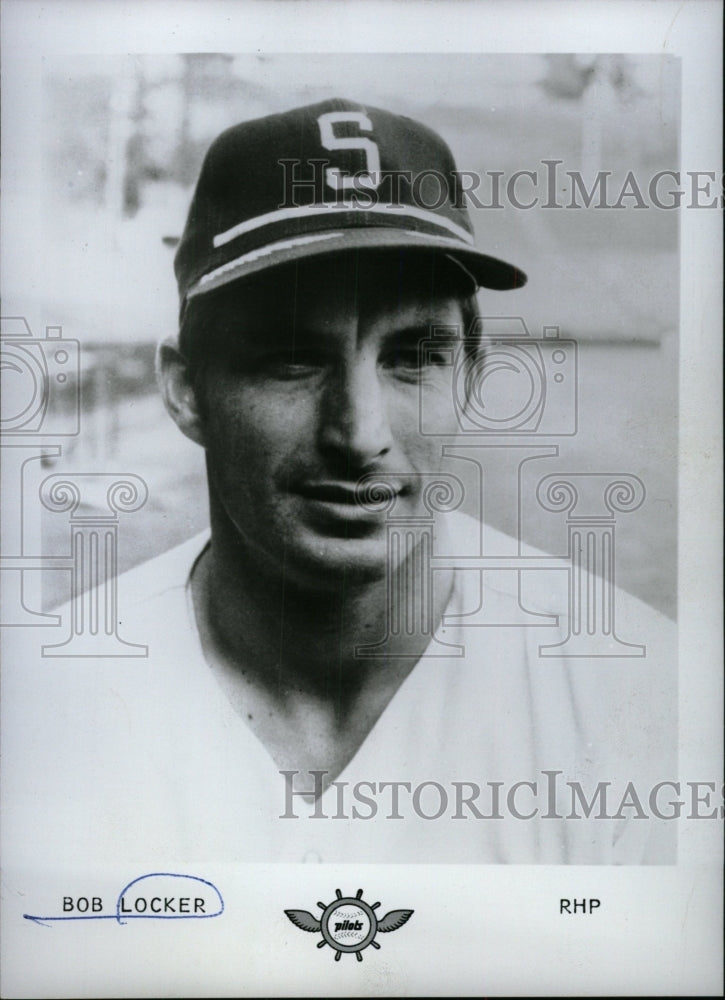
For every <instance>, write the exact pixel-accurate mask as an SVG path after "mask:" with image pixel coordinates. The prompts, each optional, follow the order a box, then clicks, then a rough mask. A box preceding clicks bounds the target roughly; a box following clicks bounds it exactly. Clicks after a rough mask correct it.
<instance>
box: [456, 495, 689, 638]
mask: <svg viewBox="0 0 725 1000" xmlns="http://www.w3.org/2000/svg"><path fill="white" fill-rule="evenodd" d="M448 533H449V536H450V538H451V544H452V547H453V549H454V551H455V553H456V555H455V557H454V564H455V566H456V568H457V569H459V570H461V569H462V570H465V569H466V568H467V565H468V566H469V567H470V569H471V570H473V569H475V568H476V567H475V564H474V561H473V559H468V557H474V556H476V555H478V554H480V555H482V556H484V557H501V556H502V555H503V554H504V553H505V554H507V555H508V556H509V563H510V566H511V570H510V571H504V572H502V571H500V569H493V570H491V571H486V573H485V583H484V587H485V589H486V590H487V591H488V592H489V593H490V594H491V595H492V596H493V595H495V596H496V598H497V599H499V600H501V601H504V602H507V601H514V602H516V604H517V605H518V604H521V603H522V602H523V603H525V605H526V607H527V608H529V609H530V610H531V611H532V612H536V613H539V614H544V615H556V616H557V617H559V619H560V620H561V619H568V618H569V617H570V614H571V600H570V596H571V595H570V593H569V588H570V586H571V585H572V581H571V579H570V575H569V571H570V570H571V564H570V561H569V557H568V554H567V553H563V554H562V553H556V554H554V553H551V552H547V551H545V550H543V549H540V548H537V547H535V546H532V545H529V544H519V542H518V540H517V539H515V538H513V537H512V536H510V535H506V534H505V533H504V532H502V531H499V530H498V529H496V528H493V527H491V526H490V525H488V524H486V523H483V522H480V521H479V520H478V519H477V518H475V517H472V516H471V515H470V514H465V513H461V512H459V511H457V512H456V513H455V514H454V515H452V517H451V519H450V524H449V528H448ZM514 553H515V554H514ZM467 559H468V564H467ZM497 562H500V565H501V566H503V559H501V558H499V559H497ZM517 566H518V567H519V568H518V569H517ZM579 571H580V573H581V581H580V586H581V587H582V589H583V592H584V593H586V592H587V587H588V586H590V587H591V590H590V592H591V593H598V594H599V596H600V598H601V597H602V592H601V588H600V587H598V588H595V587H594V585H593V583H592V584H591V585H590V584H589V581H593V578H594V576H595V574H592V573H589V572H587V571H586V570H585V569H583V568H582V567H580V568H579ZM464 576H465V577H467V578H468V582H469V583H472V582H473V580H472V574H471V573H465V574H464ZM607 597H608V598H611V600H612V603H613V606H614V607H615V608H616V615H617V620H618V622H619V624H620V625H622V626H623V627H625V626H628V625H630V624H633V625H639V626H640V627H641V626H642V625H645V626H646V630H647V632H648V634H649V635H650V636H651V637H652V638H656V637H657V635H658V631H660V630H661V632H662V634H663V635H666V636H668V637H669V636H672V635H673V634H674V630H675V628H676V623H675V622H674V621H673V620H672V619H671V618H668V617H667V616H666V615H664V614H663V613H662V612H660V611H658V610H657V609H656V608H654V607H653V606H652V605H650V604H648V603H646V602H645V601H643V600H642V599H641V598H639V597H636V596H635V595H634V594H632V593H631V592H629V591H627V590H624V589H622V588H621V587H619V586H616V585H615V584H614V583H613V582H611V581H608V582H607Z"/></svg>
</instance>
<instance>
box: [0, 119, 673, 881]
mask: <svg viewBox="0 0 725 1000" xmlns="http://www.w3.org/2000/svg"><path fill="white" fill-rule="evenodd" d="M175 268H176V275H177V279H178V285H179V292H180V300H181V313H180V329H179V334H178V337H174V338H172V339H170V340H169V341H167V342H165V343H164V344H163V345H162V346H161V348H160V351H159V379H160V385H161V389H162V393H163V397H164V400H165V404H166V407H167V409H168V411H169V413H170V415H171V417H172V418H173V420H174V421H175V422H176V424H177V425H178V427H179V428H180V430H181V431H182V432H183V433H184V434H185V435H186V436H187V437H189V438H191V439H192V440H193V441H195V442H197V443H198V444H199V445H200V446H201V447H202V448H203V449H204V451H205V457H206V467H207V475H208V487H209V510H210V532H209V533H208V534H205V535H204V537H202V538H196V539H192V540H191V541H190V542H188V543H186V544H185V545H183V546H181V547H180V548H178V549H175V550H174V551H172V552H170V553H167V554H165V555H164V556H161V557H160V558H158V559H156V560H153V561H152V562H150V563H148V564H146V565H145V566H143V567H141V568H139V569H137V570H135V571H133V572H132V573H131V574H129V575H128V576H127V577H126V578H125V579H124V580H122V581H121V591H120V592H121V594H122V605H123V619H124V620H123V628H124V634H126V635H127V636H128V638H129V639H135V640H136V641H140V642H143V643H144V644H146V645H148V649H149V656H148V659H146V660H139V661H130V660H129V661H122V662H119V663H115V662H112V661H111V662H109V661H106V662H104V663H102V664H99V663H97V662H94V661H89V662H84V663H75V664H74V665H73V669H68V668H65V667H64V668H62V669H59V670H58V671H55V672H54V673H53V674H52V676H51V677H50V678H49V677H48V676H47V673H48V672H47V669H46V671H45V673H44V674H43V675H42V677H41V667H42V666H43V665H39V666H38V668H37V670H38V672H37V678H36V679H37V683H38V685H39V686H43V688H44V698H43V702H44V704H54V705H55V708H56V710H55V711H54V712H49V714H48V717H47V718H44V720H43V723H42V725H41V726H39V727H37V728H36V731H37V732H38V733H41V734H42V735H41V736H40V737H39V739H40V745H41V749H40V750H38V748H37V747H36V752H38V753H40V756H41V757H42V753H43V749H42V748H45V752H46V753H47V754H49V755H51V756H52V757H53V760H54V764H53V767H52V768H51V769H50V772H52V774H53V780H50V779H49V780H48V781H47V784H46V786H45V787H44V790H43V793H42V801H43V803H44V810H45V812H46V814H48V815H50V814H55V815H64V816H68V815H69V814H71V813H72V812H73V810H74V809H75V810H78V811H81V810H83V811H84V813H87V814H88V815H89V819H88V822H87V824H86V825H85V826H84V827H83V829H82V830H81V831H80V832H79V831H78V830H77V829H76V830H75V831H74V835H73V836H72V837H65V838H63V845H64V846H63V852H64V856H65V857H66V858H67V860H72V859H73V858H74V857H76V856H77V857H84V858H86V857H88V856H92V857H106V856H108V857H113V858H115V859H118V858H119V857H136V856H143V857H144V858H145V859H149V858H156V857H158V859H159V860H164V859H165V858H166V857H168V856H173V857H174V858H181V857H203V858H219V859H227V860H230V859H231V860H250V861H257V860H284V861H301V860H305V859H307V860H310V859H313V860H323V861H438V862H477V861H478V862H501V863H503V862H519V863H532V862H546V863H562V862H563V863H611V862H615V861H621V862H630V863H639V862H642V861H652V862H658V861H659V862H661V861H666V860H671V859H672V853H671V846H670V840H669V839H668V837H667V836H666V834H668V833H669V830H670V828H669V827H667V826H666V824H662V823H659V822H658V819H659V817H657V816H654V817H652V816H651V815H650V816H648V817H647V818H648V820H649V821H648V822H644V821H642V822H637V821H636V820H639V819H642V817H640V816H638V815H637V806H636V803H635V804H634V805H632V804H631V803H630V804H629V805H627V806H626V807H623V806H622V795H621V791H622V789H623V788H624V784H625V783H626V782H629V781H634V783H635V784H634V785H633V787H635V786H636V789H637V791H636V792H635V793H634V794H635V795H636V794H637V793H640V794H641V793H642V792H643V790H649V789H650V788H651V786H652V784H653V782H654V780H655V778H657V777H659V778H668V777H671V774H663V773H659V772H657V773H655V772H654V771H652V770H651V768H652V767H657V766H661V767H664V766H665V764H664V763H663V762H666V761H667V756H666V745H665V742H664V737H663V736H662V733H663V732H664V733H665V734H667V735H668V736H669V732H670V726H671V721H670V719H669V715H668V713H669V701H668V693H667V684H668V682H667V679H666V677H667V673H666V669H665V666H666V662H667V657H669V656H670V655H671V649H672V639H671V635H670V630H669V628H668V626H667V625H666V623H665V622H664V620H663V619H662V618H660V616H658V615H657V614H656V613H654V612H652V611H651V609H648V608H646V607H645V606H644V605H642V604H640V603H639V602H637V601H635V600H634V599H631V598H627V599H626V601H623V602H622V601H620V605H618V612H619V614H620V617H619V622H620V624H621V627H622V629H623V634H624V631H626V629H627V628H631V629H633V630H634V632H636V634H637V637H638V638H639V637H640V636H641V637H642V639H641V640H640V641H642V642H643V644H645V643H646V648H647V655H646V657H644V658H643V660H642V662H638V663H637V665H636V667H634V668H633V666H632V662H631V661H627V660H622V659H617V658H606V657H605V658H604V659H599V660H596V661H594V660H587V659H572V658H567V657H566V656H564V655H562V656H556V655H553V656H548V657H547V658H546V659H542V658H541V657H540V656H539V646H540V644H541V643H542V641H543V640H542V636H541V634H540V631H541V630H539V629H537V628H529V627H520V626H519V625H517V624H516V622H517V620H518V617H517V616H518V612H519V611H520V594H519V592H518V589H516V588H514V589H513V590H512V591H511V592H509V591H507V589H506V585H505V583H504V584H501V585H499V583H498V582H497V579H496V574H495V573H490V574H486V575H485V577H484V576H483V575H482V574H481V573H480V572H475V571H470V570H468V569H466V568H465V564H464V563H461V564H459V565H456V564H455V562H453V563H451V564H450V565H448V566H447V567H446V566H441V567H437V568H436V569H435V572H433V571H432V569H431V565H432V564H431V555H432V553H433V551H435V553H448V552H450V553H456V554H458V555H459V556H461V557H463V558H464V557H465V556H466V555H467V554H468V555H470V554H473V553H475V552H477V550H478V547H479V541H478V539H479V538H480V525H479V523H478V521H477V520H475V519H473V518H470V517H468V516H466V515H464V514H461V512H460V510H455V511H452V512H451V511H449V512H445V511H444V512H443V513H442V514H441V516H436V517H435V519H434V520H432V519H431V494H430V487H431V484H435V483H436V481H437V482H439V483H440V482H448V483H449V485H450V482H451V480H450V477H449V478H448V479H446V474H447V470H448V469H449V466H446V465H445V462H444V457H443V454H444V453H443V449H442V447H441V437H445V436H450V437H453V436H455V434H456V432H457V430H458V427H459V422H458V414H457V411H456V406H455V405H454V397H455V393H454V391H453V378H454V372H455V370H456V363H457V360H459V359H460V358H463V363H464V364H466V363H469V364H472V363H473V362H474V361H475V358H476V357H477V354H478V352H479V351H480V349H481V345H480V343H479V342H478V338H477V334H476V330H477V325H476V317H477V311H478V309H477V299H476V295H477V293H478V290H479V289H483V290H484V293H485V294H488V295H498V294H499V293H500V292H503V291H505V290H507V289H514V288H517V287H520V286H521V285H522V284H523V283H524V282H525V280H526V279H525V276H524V275H523V274H522V273H521V271H520V270H518V268H516V267H515V266H514V265H512V264H509V263H506V262H504V261H502V260H500V259H498V257H497V256H493V255H491V254H489V253H487V252H486V249H485V248H483V249H479V248H477V246H476V245H475V243H474V234H473V228H472V225H471V221H470V219H469V216H468V213H467V210H466V207H465V199H464V197H463V191H462V186H461V181H460V176H459V174H458V173H457V171H456V165H455V163H454V160H453V158H452V155H451V153H450V151H449V150H448V148H447V146H446V145H445V143H444V142H443V140H442V139H441V138H440V137H439V136H438V135H436V134H435V133H434V132H432V131H431V130H430V129H428V128H427V127H425V126H424V125H422V124H419V123H417V122H414V121H412V120H410V119H408V118H404V117H401V116H398V115H395V114H392V113H390V112H387V111H383V110H379V109H377V108H372V107H368V106H363V105H360V104H357V103H354V102H351V101H347V100H329V101H325V102H323V103H320V104H316V105H313V106H310V107H304V108H297V109H294V110H291V111H288V112H286V113H283V114H277V115H272V116H269V117H266V118H263V119H260V120H257V121H251V122H245V123H242V124H240V125H237V126H235V127H233V128H230V129H229V130H227V131H226V132H224V133H223V134H222V135H221V136H220V137H219V138H218V139H217V140H216V141H215V142H214V144H213V145H212V147H211V149H210V150H209V152H208V154H207V157H206V159H205V162H204V165H203V167H202V170H201V175H200V177H199V180H198V184H197V187H196V190H195V193H194V196H193V200H192V203H191V208H190V211H189V216H188V220H187V224H186V228H185V230H184V233H183V236H182V238H181V241H180V244H179V247H178V252H177V254H176V261H175ZM421 413H424V415H425V424H426V427H430V426H433V427H434V428H435V429H436V433H435V434H429V433H423V430H422V423H421ZM488 537H489V538H490V539H493V540H494V542H495V538H496V535H495V533H494V532H492V533H490V535H489V536H488ZM536 576H537V574H532V577H536ZM538 576H539V577H540V579H541V581H542V582H541V583H540V584H539V583H537V581H536V580H533V581H532V587H531V591H530V594H529V598H528V600H527V608H529V610H536V611H537V612H538V613H540V614H542V615H544V616H546V617H545V621H546V623H547V624H549V625H550V628H549V630H548V631H547V635H546V640H547V642H548V644H549V645H550V646H552V647H554V646H556V644H557V642H563V641H564V638H565V637H566V635H567V632H568V629H569V624H568V620H567V611H568V608H567V606H566V599H564V600H563V601H561V600H560V599H559V595H557V593H556V592H555V589H554V590H551V589H550V588H549V587H548V584H547V583H546V578H545V576H541V575H540V574H538ZM502 579H504V580H505V579H506V577H505V576H504V577H503V578H502ZM537 591H538V593H537ZM482 606H485V608H486V610H487V614H488V620H489V621H490V622H491V623H492V627H488V628H486V627H466V618H467V617H469V618H470V616H471V615H472V614H474V613H475V612H476V610H477V609H479V608H480V607H482ZM552 636H553V638H552ZM58 706H61V707H60V708H59V707H58ZM62 706H66V708H63V707H62ZM70 706H73V707H72V708H71V707H70ZM69 732H72V734H73V736H74V739H73V740H72V741H69V740H68V739H63V734H64V733H65V735H66V736H67V735H68V733H69ZM51 747H53V748H54V749H53V750H52V751H51V750H50V748H51ZM36 768H37V770H38V772H39V773H42V767H41V765H40V764H39V763H38V762H36ZM9 773H18V769H15V770H14V771H9ZM569 779H571V780H572V781H576V782H578V783H579V787H580V788H581V789H583V792H584V795H585V798H586V800H587V802H588V803H589V805H588V806H587V808H586V809H583V810H577V803H579V805H581V797H580V798H579V799H577V794H575V793H572V790H571V787H570V785H569V784H567V781H568V780H569ZM587 782H589V784H587ZM599 782H605V783H609V784H616V783H617V782H619V783H620V793H618V795H617V797H616V798H615V799H613V800H612V801H610V803H609V804H608V805H607V806H606V807H605V808H604V810H603V812H604V815H601V814H602V809H601V808H599V806H600V804H601V803H600V802H599V801H598V802H597V803H596V808H595V807H594V806H592V805H591V801H592V799H591V796H592V795H593V794H594V793H595V792H596V791H597V788H599V785H598V783H599ZM604 790H605V791H606V788H605V789H604ZM599 794H600V798H601V794H602V790H601V788H599ZM89 795H90V796H91V799H92V803H93V807H92V809H90V810H89V806H88V796H89ZM28 808H30V809H32V803H31V802H30V800H28ZM643 808H644V807H643ZM54 810H55V813H54ZM660 811H662V810H660ZM663 829H664V833H663ZM56 843H57V841H56ZM84 852H85V853H84Z"/></svg>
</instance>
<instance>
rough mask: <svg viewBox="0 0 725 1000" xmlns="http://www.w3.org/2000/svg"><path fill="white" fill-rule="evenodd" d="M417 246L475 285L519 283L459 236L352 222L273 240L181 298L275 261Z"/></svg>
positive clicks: (512, 272)
mask: <svg viewBox="0 0 725 1000" xmlns="http://www.w3.org/2000/svg"><path fill="white" fill-rule="evenodd" d="M386 249H390V250H392V249H411V250H412V249H419V250H432V251H439V252H441V253H444V254H446V255H448V256H449V257H452V258H453V259H454V260H456V261H457V262H458V263H460V264H461V265H462V266H463V267H464V268H465V269H466V271H467V272H468V273H469V274H470V275H471V277H472V279H473V281H474V282H475V283H476V285H477V286H478V287H480V288H493V289H496V290H500V291H505V290H510V289H513V288H521V287H522V286H523V285H525V284H526V275H525V274H524V272H523V271H520V270H519V269H518V268H517V267H514V266H513V264H507V263H506V262H505V261H503V260H499V259H498V258H497V257H490V256H489V255H488V254H485V253H482V252H481V251H479V250H476V249H475V248H474V247H468V246H466V244H465V243H463V242H462V241H461V240H457V239H449V238H448V237H445V236H432V235H430V234H428V233H419V232H414V231H413V230H401V229H395V228H388V229H386V228H384V227H382V226H378V227H373V226H370V227H355V228H351V229H345V230H339V229H338V230H333V231H329V232H318V233H310V234H308V235H301V236H296V237H291V238H288V239H285V240H278V241H277V242H275V243H270V244H267V245H266V246H264V247H260V248H258V249H256V250H252V251H249V252H248V253H246V254H243V255H242V256H240V257H238V258H235V259H233V260H230V261H228V262H227V263H226V264H223V265H221V266H220V267H218V268H216V269H215V270H213V271H211V272H210V273H209V274H206V275H204V276H203V277H202V278H200V280H199V281H197V282H196V284H195V285H193V286H192V288H191V289H190V290H189V292H188V293H187V299H191V298H195V297H196V296H198V295H204V294H206V293H207V292H212V291H214V290H216V289H217V288H222V287H224V286H225V285H228V284H229V283H230V282H232V281H238V280H240V279H241V278H246V277H249V276H250V275H252V274H256V273H258V272H259V271H263V270H265V269H267V268H270V267H276V266H278V265H280V264H287V263H290V262H292V261H296V260H305V259H307V258H310V257H321V256H324V255H325V254H331V253H339V252H340V251H343V250H386Z"/></svg>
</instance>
